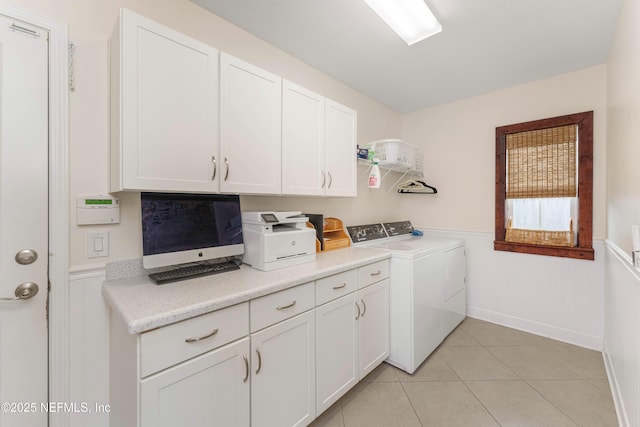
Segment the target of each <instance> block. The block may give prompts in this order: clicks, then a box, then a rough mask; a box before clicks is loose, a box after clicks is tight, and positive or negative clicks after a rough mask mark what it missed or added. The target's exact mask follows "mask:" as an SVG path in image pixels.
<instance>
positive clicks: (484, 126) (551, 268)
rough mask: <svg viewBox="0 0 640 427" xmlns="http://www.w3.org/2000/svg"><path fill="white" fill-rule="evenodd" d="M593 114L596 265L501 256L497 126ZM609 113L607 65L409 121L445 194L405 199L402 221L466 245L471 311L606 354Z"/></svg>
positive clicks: (429, 172) (411, 136)
mask: <svg viewBox="0 0 640 427" xmlns="http://www.w3.org/2000/svg"><path fill="white" fill-rule="evenodd" d="M589 110H593V111H594V121H595V122H594V223H593V236H594V239H595V240H596V241H595V242H594V248H595V250H596V260H595V261H582V260H574V259H566V258H555V257H546V256H540V255H528V254H514V253H504V252H498V251H494V250H493V237H494V236H493V233H494V227H495V224H494V212H495V190H494V189H495V128H496V127H497V126H503V125H509V124H514V123H519V122H524V121H530V120H536V119H543V118H547V117H554V116H559V115H563V114H571V113H578V112H582V111H589ZM606 114H607V110H606V66H604V65H600V66H596V67H591V68H587V69H584V70H581V71H577V72H573V73H568V74H563V75H559V76H555V77H552V78H549V79H545V80H541V81H536V82H532V83H527V84H523V85H519V86H515V87H512V88H508V89H504V90H501V91H497V92H493V93H490V94H487V95H483V96H478V97H474V98H469V99H465V100H462V101H458V102H455V103H451V104H446V105H442V106H438V107H434V108H430V109H425V110H422V111H418V112H415V113H412V114H407V115H405V116H403V119H402V137H403V138H404V139H405V140H406V141H408V142H410V143H413V144H417V145H420V146H421V147H422V148H423V150H424V153H425V178H426V182H427V183H429V184H431V185H434V186H435V187H437V188H438V194H437V195H435V196H426V195H407V196H405V197H404V198H403V199H402V200H401V202H402V204H401V211H402V214H401V216H402V217H403V218H405V217H406V218H408V219H410V220H412V221H413V223H414V224H418V225H422V226H425V227H430V228H433V229H437V230H440V231H441V232H445V233H449V234H451V233H453V234H454V235H456V236H459V237H463V238H465V239H466V240H467V266H468V269H469V271H468V278H469V281H468V293H467V308H468V312H469V314H470V315H472V316H474V317H479V318H482V319H485V320H489V321H492V322H496V323H501V324H504V325H507V326H511V327H514V328H518V329H522V330H527V331H530V332H533V333H537V334H541V335H545V336H550V337H553V338H557V339H561V340H565V341H569V342H574V343H576V344H579V345H583V346H585V347H589V348H594V349H601V348H602V337H603V324H604V305H603V297H604V287H603V283H604V251H603V244H602V239H603V238H604V236H605V226H606V205H605V164H606V151H605V148H606V144H605V142H606V125H607V122H606Z"/></svg>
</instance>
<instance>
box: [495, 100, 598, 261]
mask: <svg viewBox="0 0 640 427" xmlns="http://www.w3.org/2000/svg"><path fill="white" fill-rule="evenodd" d="M592 210H593V111H589V112H585V113H578V114H571V115H568V116H561V117H553V118H549V119H543V120H536V121H532V122H526V123H519V124H515V125H509V126H502V127H498V128H496V216H495V241H494V249H495V250H501V251H511V252H521V253H531V254H539V255H552V256H560V257H569V258H579V259H589V260H592V259H594V253H593V247H592V218H593V213H592Z"/></svg>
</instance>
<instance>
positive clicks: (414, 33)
mask: <svg viewBox="0 0 640 427" xmlns="http://www.w3.org/2000/svg"><path fill="white" fill-rule="evenodd" d="M364 1H365V2H366V3H367V4H368V5H369V7H370V8H371V9H373V10H374V11H375V12H376V13H377V14H378V15H380V17H381V18H382V19H383V20H384V22H386V23H387V25H388V26H390V27H391V28H392V29H393V31H395V32H396V33H398V35H399V36H400V37H401V38H402V39H403V40H404V41H405V42H407V44H408V45H409V46H411V45H412V44H414V43H417V42H419V41H420V40H424V39H426V38H427V37H431V36H433V35H434V34H438V33H439V32H440V31H442V25H440V23H439V22H438V20H437V19H436V17H435V16H434V15H433V13H432V12H431V10H430V9H429V6H427V5H426V4H425V2H424V1H423V0H364Z"/></svg>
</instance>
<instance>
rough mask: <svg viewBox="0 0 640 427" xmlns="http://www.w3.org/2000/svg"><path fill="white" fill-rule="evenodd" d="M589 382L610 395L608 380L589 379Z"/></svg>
mask: <svg viewBox="0 0 640 427" xmlns="http://www.w3.org/2000/svg"><path fill="white" fill-rule="evenodd" d="M589 382H590V383H591V384H593V385H594V386H596V387H598V389H599V390H600V391H604V392H605V393H608V394H609V395H611V384H609V380H589Z"/></svg>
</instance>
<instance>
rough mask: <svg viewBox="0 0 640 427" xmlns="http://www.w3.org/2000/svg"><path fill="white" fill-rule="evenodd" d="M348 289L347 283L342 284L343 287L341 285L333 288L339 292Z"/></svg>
mask: <svg viewBox="0 0 640 427" xmlns="http://www.w3.org/2000/svg"><path fill="white" fill-rule="evenodd" d="M346 287H347V284H346V283H343V284H342V285H340V286H334V287H333V289H334V290H336V291H337V290H338V289H344V288H346Z"/></svg>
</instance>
